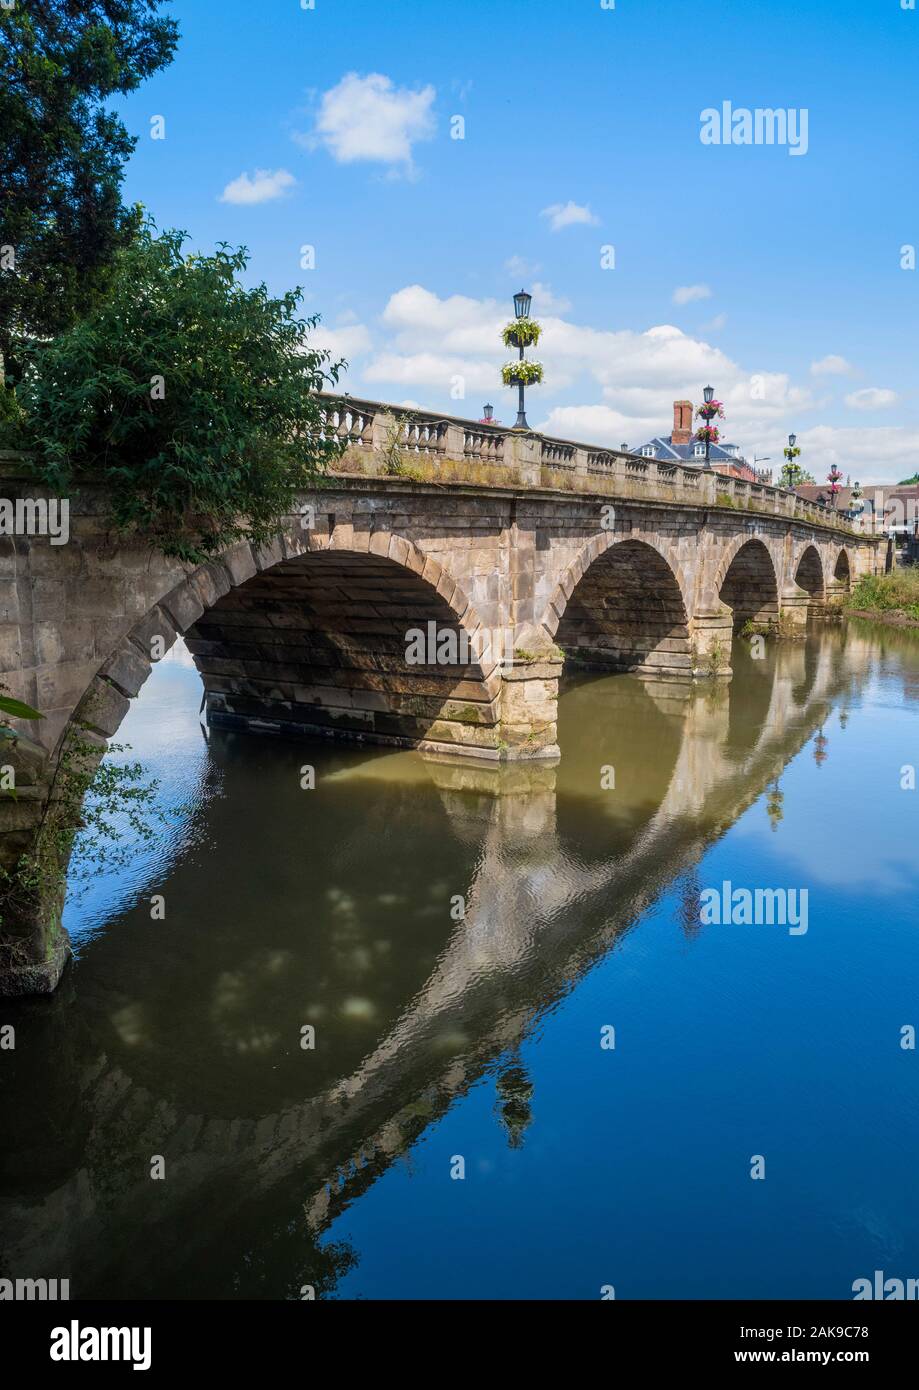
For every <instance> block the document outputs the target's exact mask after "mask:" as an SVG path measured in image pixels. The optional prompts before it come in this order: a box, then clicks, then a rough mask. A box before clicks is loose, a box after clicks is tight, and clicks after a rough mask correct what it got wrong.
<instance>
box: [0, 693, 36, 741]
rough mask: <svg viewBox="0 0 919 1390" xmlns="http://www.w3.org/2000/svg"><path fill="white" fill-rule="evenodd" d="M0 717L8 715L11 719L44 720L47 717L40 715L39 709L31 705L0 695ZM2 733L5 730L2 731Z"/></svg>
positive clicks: (9, 696)
mask: <svg viewBox="0 0 919 1390" xmlns="http://www.w3.org/2000/svg"><path fill="white" fill-rule="evenodd" d="M0 715H7V716H8V717H9V718H10V719H44V717H45V716H44V715H43V714H39V712H38V710H37V709H33V708H32V706H31V705H26V704H24V703H23V701H22V700H14V699H13V697H12V696H11V695H0ZM0 732H3V730H2V729H0ZM9 732H12V730H10V731H9Z"/></svg>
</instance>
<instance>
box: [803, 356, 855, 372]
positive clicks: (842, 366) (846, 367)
mask: <svg viewBox="0 0 919 1390" xmlns="http://www.w3.org/2000/svg"><path fill="white" fill-rule="evenodd" d="M854 371H855V368H854V367H853V366H852V364H851V362H847V361H846V359H845V358H844V357H839V356H837V355H836V353H832V352H831V353H830V355H829V356H828V357H821V359H820V361H819V362H812V363H811V375H812V376H851V375H852V373H853V372H854Z"/></svg>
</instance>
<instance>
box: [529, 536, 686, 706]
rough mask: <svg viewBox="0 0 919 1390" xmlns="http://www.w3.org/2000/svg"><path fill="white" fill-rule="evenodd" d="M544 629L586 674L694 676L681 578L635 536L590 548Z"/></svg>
mask: <svg viewBox="0 0 919 1390" xmlns="http://www.w3.org/2000/svg"><path fill="white" fill-rule="evenodd" d="M604 541H605V543H604ZM543 626H544V627H545V629H546V630H547V631H548V633H549V634H550V636H552V637H554V638H555V640H556V642H557V643H558V645H559V646H560V647H561V648H562V650H563V651H564V652H565V656H566V660H567V661H570V662H572V663H573V664H575V665H577V666H580V667H583V668H586V669H589V670H599V671H638V672H641V673H643V674H647V675H654V676H679V677H683V678H686V679H688V678H689V677H690V675H691V670H692V658H691V655H690V646H689V623H688V617H687V609H686V603H685V601H684V598H683V593H682V589H681V587H680V583H679V580H678V579H677V575H676V573H675V572H674V569H673V567H672V566H671V564H670V562H669V560H668V559H667V558H666V556H665V555H664V554H662V552H661V551H660V550H658V549H657V547H656V546H654V545H652V544H650V543H649V542H648V541H645V540H641V539H639V538H637V537H635V538H633V537H631V536H624V537H623V536H620V537H618V538H614V537H612V536H610V537H607V538H604V539H603V540H597V541H592V542H591V543H590V544H589V545H588V546H587V547H585V549H584V550H583V551H582V552H581V554H580V555H579V556H578V557H577V558H576V559H575V560H574V561H573V562H572V564H571V565H570V566H569V568H568V570H567V571H566V573H565V575H564V576H563V578H562V581H561V583H560V584H559V586H558V588H557V589H556V591H555V594H554V595H553V597H552V600H551V602H550V604H549V607H548V609H547V611H546V616H545V618H544V619H543Z"/></svg>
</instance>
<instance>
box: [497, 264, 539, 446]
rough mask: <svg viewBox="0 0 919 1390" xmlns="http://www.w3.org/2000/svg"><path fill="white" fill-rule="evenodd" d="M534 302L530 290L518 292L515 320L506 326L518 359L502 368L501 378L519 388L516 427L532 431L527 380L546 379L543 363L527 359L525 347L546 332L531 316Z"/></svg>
mask: <svg viewBox="0 0 919 1390" xmlns="http://www.w3.org/2000/svg"><path fill="white" fill-rule="evenodd" d="M532 302H533V296H532V295H531V294H527V292H526V290H520V291H519V292H518V293H517V294H515V295H514V319H513V320H512V322H511V323H509V324H507V325H506V327H505V328H504V331H503V334H502V337H503V338H504V346H505V347H515V348H517V350H518V359H517V361H516V362H505V364H504V366H503V367H502V368H501V380H502V381H503V382H504V385H505V386H516V387H517V420H516V423H515V425H514V429H515V430H528V429H529V428H530V426H529V425H528V423H527V417H526V401H525V399H524V392H525V389H526V386H527V383H529V384H530V385H531V386H536V385H538V383H539V382H540V381H542V363H541V362H527V361H525V360H524V351H525V349H526V348H527V347H529V346H531V345H532V346H535V344H536V343H538V342H539V335H540V333H541V332H542V329H541V328H540V326H539V324H538V323H537V322H536V321H535V319H531V318H530V305H531V304H532Z"/></svg>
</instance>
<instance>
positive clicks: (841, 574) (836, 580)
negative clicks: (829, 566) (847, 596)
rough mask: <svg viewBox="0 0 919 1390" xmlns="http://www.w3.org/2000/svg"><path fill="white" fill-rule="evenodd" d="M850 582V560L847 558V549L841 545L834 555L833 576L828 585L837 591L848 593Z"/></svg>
mask: <svg viewBox="0 0 919 1390" xmlns="http://www.w3.org/2000/svg"><path fill="white" fill-rule="evenodd" d="M851 583H852V562H851V561H850V559H849V553H848V551H847V550H846V548H845V546H843V548H842V549H841V550H840V552H839V554H838V555H837V556H836V563H835V564H834V565H833V578H832V581H831V584H830V585H829V586H828V587H831V588H833V589H835V590H836V592H837V593H848V592H849V588H850V586H851Z"/></svg>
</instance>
